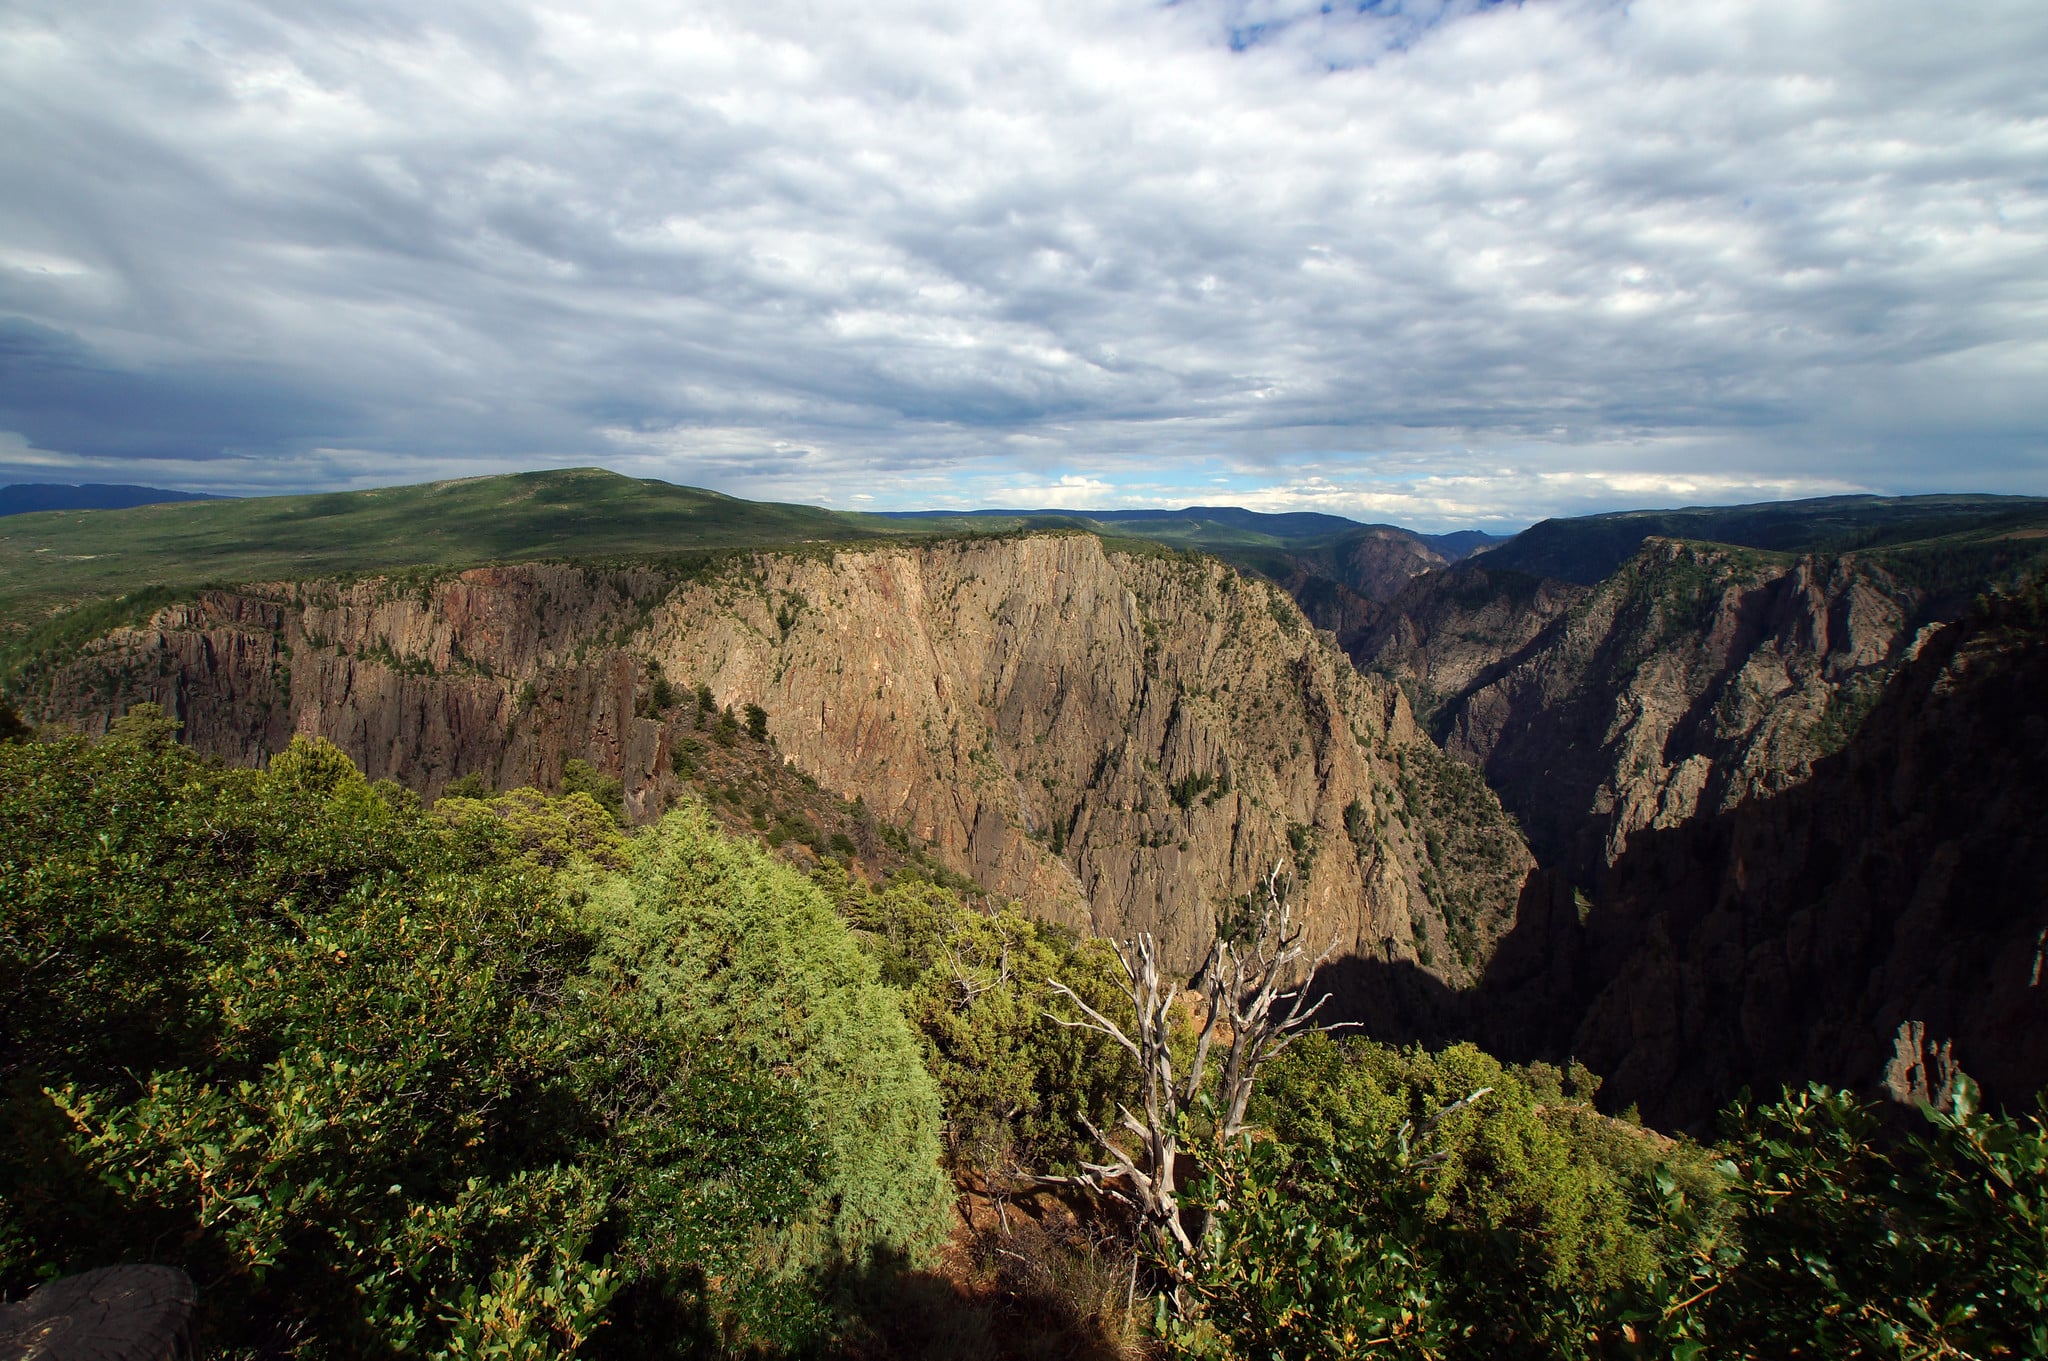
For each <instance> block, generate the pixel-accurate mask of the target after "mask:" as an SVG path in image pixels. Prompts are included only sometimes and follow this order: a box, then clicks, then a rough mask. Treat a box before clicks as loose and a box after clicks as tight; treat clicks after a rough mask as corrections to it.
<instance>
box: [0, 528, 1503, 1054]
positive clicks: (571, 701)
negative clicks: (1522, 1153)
mask: <svg viewBox="0 0 2048 1361" xmlns="http://www.w3.org/2000/svg"><path fill="white" fill-rule="evenodd" d="M657 680H662V681H667V682H669V683H670V685H671V687H672V688H678V687H679V688H681V689H693V688H694V687H695V686H697V685H698V684H702V685H705V686H708V687H709V690H710V692H711V695H712V696H713V698H714V700H715V702H716V703H717V704H718V705H719V706H721V707H725V708H743V707H744V706H747V705H757V706H759V707H760V708H761V709H762V710H764V711H765V712H766V715H767V730H768V733H769V735H770V737H771V739H772V741H773V744H774V747H775V749H776V750H777V751H778V752H779V753H780V755H781V757H782V759H783V760H784V761H786V762H787V763H789V764H790V765H791V766H792V767H794V768H795V769H797V770H799V771H801V772H803V773H804V774H806V775H808V776H810V777H811V778H813V779H814V780H816V781H817V783H818V784H819V785H820V786H821V787H822V788H824V789H827V790H830V791H833V792H835V793H838V794H840V795H842V796H844V797H847V798H857V799H859V800H860V801H861V802H862V803H863V804H864V805H865V806H866V807H867V808H869V809H871V810H873V812H874V814H875V815H876V816H877V817H879V818H881V819H883V820H885V821H887V822H891V823H894V824H896V825H898V826H900V827H902V828H903V829H904V830H905V831H906V832H907V833H909V834H910V835H911V836H913V837H915V838H916V839H917V840H918V841H919V842H921V843H923V844H924V845H926V846H927V847H929V849H930V851H931V853H932V854H933V855H934V856H935V857H936V858H937V859H939V860H940V861H941V862H942V863H944V864H946V865H948V866H949V867H951V868H953V869H955V870H957V871H958V872H960V873H963V874H966V875H969V876H971V877H973V878H974V879H976V880H978V881H979V882H980V883H981V884H982V885H983V886H985V887H986V888H987V889H988V890H989V891H991V892H994V893H997V894H999V895H1003V896H1008V897H1014V898H1017V899H1020V900H1022V901H1023V902H1025V903H1026V904H1028V905H1029V906H1030V908H1031V909H1032V910H1033V911H1035V912H1037V913H1039V914H1040V915H1042V916H1044V917H1047V918H1049V919H1051V920H1055V921H1059V922H1062V923H1065V924H1067V925H1069V926H1072V927H1074V928H1076V929H1080V930H1087V931H1093V932H1096V933H1099V934H1104V935H1110V936H1119V937H1121V936H1127V935H1130V934H1133V933H1136V932H1140V931H1144V932H1150V933H1152V934H1154V935H1155V936H1156V937H1157V938H1158V939H1159V941H1160V944H1161V947H1162V950H1163V952H1164V953H1165V955H1166V956H1167V957H1168V958H1169V959H1171V960H1172V961H1174V962H1175V963H1176V964H1177V965H1178V966H1180V967H1183V968H1188V967H1192V966H1193V964H1194V963H1195V962H1196V958H1197V956H1198V955H1199V954H1200V952H1201V951H1202V949H1204V948H1205V947H1206V944H1207V942H1208V940H1209V938H1210V936H1211V934H1212V933H1213V931H1214V929H1215V924H1216V920H1217V914H1218V913H1219V911H1227V910H1228V909H1229V905H1230V904H1231V903H1232V902H1234V901H1236V900H1238V899H1239V898H1241V896H1242V895H1243V894H1244V893H1245V892H1246V891H1247V890H1248V889H1250V888H1251V886H1252V885H1253V884H1254V883H1255V882H1256V881H1257V880H1258V878H1259V877H1260V876H1261V875H1263V874H1265V873H1266V872H1267V871H1268V870H1269V869H1271V868H1272V867H1273V866H1274V865H1275V864H1282V863H1285V864H1289V865H1291V866H1293V867H1294V870H1295V872H1296V874H1297V875H1298V877H1299V883H1298V885H1297V887H1296V889H1295V891H1294V892H1295V898H1296V901H1297V902H1298V903H1299V904H1300V906H1301V908H1302V911H1303V922H1304V925H1305V927H1306V929H1307V930H1308V931H1309V933H1310V935H1311V936H1312V937H1313V939H1314V940H1315V942H1316V944H1317V945H1318V947H1320V946H1321V945H1322V944H1323V943H1325V942H1329V941H1333V940H1334V941H1335V942H1336V944H1337V947H1338V949H1339V950H1340V952H1342V953H1344V954H1346V955H1347V956H1349V957H1351V958H1353V959H1358V960H1374V961H1378V962H1380V963H1382V964H1399V965H1402V966H1404V967H1406V968H1408V969H1412V970H1415V971H1417V972H1418V973H1420V974H1423V975H1426V976H1428V977H1429V978H1432V979H1434V980H1437V982H1438V983H1439V984H1440V985H1441V986H1443V987H1445V988H1450V989H1457V988H1462V987H1466V986H1469V985H1470V984H1472V983H1473V982H1475V981H1476V980H1477V978H1478V976H1479V974H1480V972H1481V971H1482V970H1483V968H1484V965H1485V962H1486V960H1487V959H1488V958H1489V957H1490V956H1491V954H1492V950H1493V943H1494V941H1495V940H1496V939H1497V938H1498V937H1499V936H1500V934H1501V933H1503V932H1504V931H1506V930H1507V929H1508V927H1509V926H1510V925H1511V923H1512V917H1513V911H1514V906H1515V902H1516V898H1517V895H1518V893H1519V892H1520V889H1521V885H1522V882H1523V880H1524V879H1525V878H1526V876H1527V873H1528V871H1529V870H1530V868H1531V867H1532V866H1533V860H1532V859H1531V857H1530V856H1529V853H1528V851H1527V849H1526V847H1525V846H1524V845H1523V843H1522V840H1521V837H1520V835H1519V834H1518V833H1517V831H1516V830H1515V827H1514V825H1513V823H1512V822H1511V821H1510V820H1509V819H1508V818H1507V817H1506V815H1505V814H1504V813H1503V812H1502V811H1501V809H1500V806H1499V804H1498V802H1497V801H1496V800H1494V799H1493V797H1492V796H1491V794H1489V793H1487V792H1486V790H1485V789H1484V786H1483V784H1481V783H1480V782H1479V781H1478V780H1477V779H1476V778H1474V777H1472V776H1470V774H1469V773H1468V772H1465V771H1463V770H1462V769H1461V768H1459V767H1457V766H1456V765H1455V764H1454V763H1453V762H1451V761H1450V760H1449V759H1448V758H1447V757H1445V756H1444V755H1443V754H1442V753H1441V752H1440V751H1438V750H1437V749H1436V747H1435V746H1434V745H1433V744H1431V743H1430V742H1429V741H1428V739H1427V737H1426V735H1424V734H1423V733H1422V732H1421V731H1420V730H1419V729H1418V728H1417V727H1416V725H1415V723H1414V721H1413V716H1412V714H1411V712H1410V709H1409V706H1408V702H1407V700H1406V698H1405V697H1404V696H1403V695H1402V693H1401V691H1400V689H1399V688H1398V687H1396V686H1394V685H1391V684H1388V683H1386V682H1383V681H1379V680H1375V679H1373V678H1370V677H1366V676H1362V675H1360V674H1359V673H1358V672H1357V671H1356V670H1355V669H1354V668H1353V667H1352V666H1351V665H1350V663H1349V662H1348V661H1347V659H1346V658H1345V657H1344V655H1343V654H1342V653H1341V652H1340V651H1339V650H1338V649H1337V648H1336V647H1335V646H1334V645H1333V643H1332V642H1331V640H1330V639H1329V638H1328V637H1327V636H1326V635H1324V634H1321V633H1318V632H1317V631H1316V630H1315V629H1313V628H1311V627H1310V626H1308V624H1307V623H1306V622H1305V621H1304V620H1303V618H1302V616H1301V615H1300V613H1299V611H1298V610H1297V609H1296V608H1295V607H1294V605H1293V604H1292V602H1291V601H1289V600H1288V599H1287V598H1286V597H1285V596H1284V595H1283V594H1282V593H1280V592H1279V591H1278V590H1276V589H1275V588H1274V587H1273V586H1271V585H1269V584H1268V583H1266V582H1263V581H1260V580H1258V579H1255V578H1248V577H1245V576H1242V575H1240V574H1239V573H1237V572H1236V571H1234V570H1233V569H1231V568H1229V567H1228V566H1226V565H1224V564H1221V563H1219V562H1216V561H1214V560H1213V559H1208V558H1201V557H1195V556H1191V555H1184V554H1179V553H1174V552H1169V551H1159V552H1149V553H1135V554H1134V553H1115V552H1110V551H1107V550H1106V549H1105V548H1104V546H1103V544H1102V543H1101V541H1100V540H1098V539H1096V538H1094V537H1093V536H1090V535H1086V534H1077V533H1069V534H1054V535H1023V536H997V537H993V538H988V539H980V540H954V541H944V542H938V543H932V544H927V545H912V546H902V545H899V546H886V547H843V546H839V547H829V548H828V547H813V548H809V549H804V550H799V551H786V552H764V553H747V554H738V555H734V556H731V557H728V558H724V559H721V560H718V561H716V562H711V563H706V564H703V565H701V566H698V567H696V568H694V569H685V570H674V571H664V570H662V569H659V568H655V567H650V566H638V567H626V568H617V569H599V568H585V567H575V566H565V565H550V564H531V565H518V566H502V567H487V568H478V569H472V570H468V571H449V572H441V573H423V574H417V575H415V576H413V577H411V578H410V579H405V578H399V577H376V578H370V579H365V580H359V581H354V582H341V581H317V580H316V581H297V582H279V583H272V584H267V585H251V586H245V587H241V588H237V589H234V590H212V591H206V592H202V593H200V594H198V595H197V596H196V597H195V598H194V599H192V600H190V601H187V602H183V603H179V604H175V605H171V606H167V607H165V608H163V609H160V610H158V611H156V612H155V613H154V614H153V615H151V616H150V617H149V618H148V619H146V620H143V621H140V622H139V623H137V624H134V625H130V626H124V627H121V628H116V629H114V630H112V631H111V632H109V633H108V634H106V635H105V636H103V637H101V638H99V639H97V640H95V641H93V642H92V643H90V644H89V645H87V646H86V647H84V648H82V649H80V650H78V651H76V652H75V653H71V654H68V655H66V656H64V657H62V658H60V659H57V660H55V661H53V662H52V663H51V664H50V665H48V666H47V667H45V668H42V669H40V670H36V671H33V672H31V673H30V674H28V675H26V676H25V677H24V678H23V683H22V685H21V687H20V689H19V691H18V692H19V693H20V694H22V696H23V697H24V699H25V700H26V701H27V702H28V703H29V705H30V707H31V708H32V709H33V712H34V716H35V717H36V718H38V719H39V720H41V721H44V722H56V723H65V724H69V725H72V726H76V727H79V728H82V729H84V730H86V731H94V730H98V729H103V728H104V727H105V725H106V723H107V722H108V721H109V719H110V717H111V716H112V715H114V714H117V713H119V712H121V711H123V710H125V709H126V708H127V707H129V706H131V705H133V704H135V703H140V702H144V701H153V702H156V703H159V704H162V705H163V706H164V707H165V709H166V710H167V711H169V712H171V713H173V714H174V715H175V716H177V717H178V718H179V719H180V720H181V721H182V722H183V724H184V725H185V727H184V739H185V740H186V741H188V742H189V743H191V744H192V745H193V746H194V747H195V748H197V749H199V750H201V751H203V752H207V753H210V754H214V755H218V756H220V757H222V758H223V759H226V760H228V761H231V762H235V763H240V764H251V765H253V764H258V763H261V762H262V761H264V760H265V759H266V757H267V756H268V755H269V754H270V753H272V752H275V751H277V750H280V749H281V748H282V747H283V745H284V744H285V743H286V742H288V741H289V740H290V738H291V736H292V735H293V734H296V733H305V734H311V735H317V736H321V737H324V738H327V739H328V740H330V741H333V742H334V743H335V744H336V745H338V746H339V747H341V749H342V750H344V751H346V752H347V753H348V754H349V755H350V756H351V757H352V758H353V759H355V760H356V761H357V762H358V764H360V765H361V766H362V768H363V769H364V770H365V771H366V773H368V774H369V775H370V776H371V777H372V778H389V779H395V780H398V781H400V782H402V783H404V784H407V785H409V786H411V787H413V788H415V789H417V790H418V791H420V792H421V793H422V794H424V795H427V796H429V797H431V796H432V795H434V794H435V793H437V792H438V791H439V790H440V789H441V788H443V787H445V786H446V784H447V783H448V782H449V781H451V780H453V779H455V778H457V777H458V776H462V775H467V774H472V773H475V774H480V775H482V776H483V777H484V778H485V780H486V781H487V782H488V783H489V784H491V785H493V786H495V787H501V788H502V787H512V786H516V785H526V784H531V785H537V786H541V787H545V788H553V787H557V786H558V784H559V781H560V779H561V774H562V769H563V766H564V765H565V763H566V762H568V761H570V760H576V759H580V760H585V761H588V762H590V763H591V764H593V765H594V766H596V767H598V768H599V769H601V770H604V771H608V772H611V773H613V774H615V775H616V776H617V777H618V778H619V779H620V780H621V781H622V785H623V795H624V806H625V810H626V812H627V815H628V816H629V818H631V819H632V820H635V821H645V820H648V819H650V818H652V817H654V816H657V815H658V814H659V812H660V811H661V809H662V808H663V807H664V806H665V805H666V803H667V802H668V801H669V800H670V799H672V798H673V797H675V795H676V793H677V781H676V777H675V775H674V773H673V766H674V761H673V759H672V755H673V751H674V748H675V745H676V743H677V742H678V741H679V740H682V739H683V737H684V735H685V733H686V732H687V726H686V722H685V718H684V715H683V712H682V710H681V708H680V707H677V706H672V707H671V708H670V709H669V710H668V711H666V712H664V711H662V710H660V709H658V708H655V707H654V706H653V705H652V703H651V700H652V697H653V695H654V692H655V682H656V681H657ZM1345 1000H1346V1001H1347V1003H1348V1004H1350V1005H1352V1006H1353V1007H1354V1009H1360V1010H1364V1011H1367V1012H1371V1011H1373V1010H1374V1009H1376V1008H1378V1009H1382V1010H1383V1009H1384V1008H1385V1007H1386V1006H1387V1005H1389V1004H1388V1003H1387V1002H1386V1000H1385V999H1384V998H1380V997H1377V996H1366V995H1363V994H1360V995H1356V996H1353V997H1350V998H1347V999H1345ZM1385 1019H1388V1020H1390V1021H1391V1020H1392V1018H1390V1017H1389V1018H1385Z"/></svg>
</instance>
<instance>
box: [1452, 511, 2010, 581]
mask: <svg viewBox="0 0 2048 1361" xmlns="http://www.w3.org/2000/svg"><path fill="white" fill-rule="evenodd" d="M2044 526H2048V499H2043V498H2039V497H2029V496H1898V497H1885V496H1827V497H1819V498H1815V499H1812V500H1806V501H1773V502H1765V503H1763V504H1759V505H1749V506H1690V507H1686V508H1684V509H1681V510H1631V511H1620V512H1616V513H1613V514H1608V515H1582V516H1579V517H1576V518H1574V519H1566V520H1545V521H1543V522H1542V523H1540V524H1537V525H1533V526H1531V527H1530V528H1528V529H1526V530H1524V531H1523V532H1522V533H1521V534H1519V535H1517V536H1516V537H1515V538H1514V539H1513V540H1512V541H1510V542H1508V543H1506V544H1503V545H1502V546H1501V547H1499V548H1496V549H1494V550H1492V551H1491V552H1490V553H1488V554H1487V555H1486V566H1487V568H1488V569H1489V570H1491V571H1516V572H1526V573H1528V574H1529V575H1530V576H1536V577H1555V578H1557V579H1559V580H1562V581H1574V582H1577V583H1578V584H1580V585H1581V586H1592V585H1596V584H1597V583H1599V582H1601V581H1603V580H1605V579H1606V578H1607V576H1608V574H1609V573H1611V572H1613V571H1614V570H1615V569H1616V568H1617V567H1619V566H1621V564H1622V563H1624V562H1626V561H1627V560H1628V559H1629V558H1631V557H1633V556H1634V555H1635V552H1636V550H1637V549H1638V548H1640V547H1642V545H1643V541H1644V540H1645V539H1648V538H1651V537H1653V536H1654V537H1658V538H1667V539H1693V540H1698V541H1701V542H1707V543H1724V544H1733V545H1736V546H1738V547H1743V548H1759V549H1765V550H1769V551H1774V552H1789V553H1846V552H1867V551H1873V550H1877V549H1897V548H1908V547H1911V546H1916V545H1925V544H1932V543H1935V542H1937V541H1947V542H1948V543H1950V544H1952V545H1953V544H1957V543H1960V542H1962V541H1964V540H1971V541H1981V542H1986V543H1988V542H1992V541H1995V540H2000V539H2018V538H2021V537H2023V536H2026V535H2027V534H2028V532H2029V531H2038V530H2040V529H2041V528H2043V527H2044Z"/></svg>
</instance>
